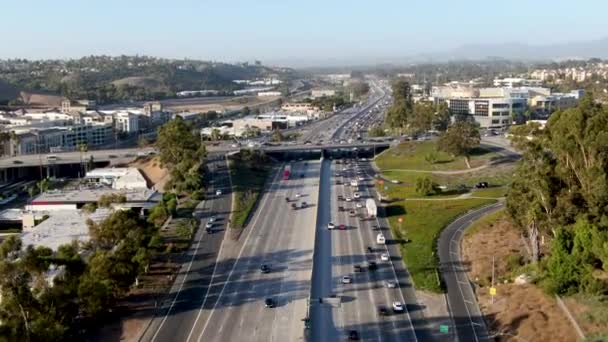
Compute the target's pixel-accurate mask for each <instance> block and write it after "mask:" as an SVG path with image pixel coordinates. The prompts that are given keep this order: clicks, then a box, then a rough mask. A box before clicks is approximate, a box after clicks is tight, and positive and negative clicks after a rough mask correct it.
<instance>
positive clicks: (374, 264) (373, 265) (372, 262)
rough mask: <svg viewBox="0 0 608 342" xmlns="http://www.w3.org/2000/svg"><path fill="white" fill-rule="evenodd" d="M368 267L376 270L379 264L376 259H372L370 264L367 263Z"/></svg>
mask: <svg viewBox="0 0 608 342" xmlns="http://www.w3.org/2000/svg"><path fill="white" fill-rule="evenodd" d="M367 269H368V270H370V271H375V270H377V269H378V265H377V264H376V262H375V261H370V262H369V264H367Z"/></svg>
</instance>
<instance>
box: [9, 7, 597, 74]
mask: <svg viewBox="0 0 608 342" xmlns="http://www.w3.org/2000/svg"><path fill="white" fill-rule="evenodd" d="M0 8H1V10H0V13H2V19H1V20H0V37H1V38H2V39H0V44H2V45H0V58H14V57H24V58H70V57H80V56H83V55H90V54H107V55H119V54H146V55H154V56H163V57H172V58H184V57H187V58H201V59H212V60H224V61H243V60H253V59H260V60H262V61H264V62H271V63H272V62H278V63H282V64H289V62H290V61H293V62H294V63H299V62H306V61H324V60H327V61H331V60H349V61H355V62H356V61H369V60H372V61H373V60H374V59H382V58H394V57H402V56H410V55H416V54H420V53H429V52H435V51H443V50H446V49H450V48H454V47H458V46H461V45H465V44H479V43H486V42H489V41H490V42H495V43H503V42H504V43H507V42H522V43H529V44H550V43H560V42H568V41H578V40H592V39H599V38H604V37H606V36H608V24H607V23H606V21H605V18H606V13H608V1H605V0H569V1H562V0H502V1H494V0H394V1H393V0H384V1H383V0H350V1H348V0H299V1H291V0H213V1H209V0H197V1H195V0H172V1H167V0H163V1H161V0H120V1H118V0H55V1H51V0H29V1H19V0H17V1H8V0H7V1H3V4H2V5H1V6H0Z"/></svg>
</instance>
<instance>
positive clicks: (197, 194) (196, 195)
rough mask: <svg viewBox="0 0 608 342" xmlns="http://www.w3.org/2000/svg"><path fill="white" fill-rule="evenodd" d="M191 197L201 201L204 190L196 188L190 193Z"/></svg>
mask: <svg viewBox="0 0 608 342" xmlns="http://www.w3.org/2000/svg"><path fill="white" fill-rule="evenodd" d="M192 199H193V200H197V201H202V200H204V199H205V191H204V190H203V189H199V190H196V191H194V192H193V193H192Z"/></svg>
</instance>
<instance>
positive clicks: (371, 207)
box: [365, 198, 378, 218]
mask: <svg viewBox="0 0 608 342" xmlns="http://www.w3.org/2000/svg"><path fill="white" fill-rule="evenodd" d="M365 208H366V209H367V216H368V217H370V218H374V217H376V216H378V206H377V205H376V201H374V199H373V198H368V199H367V200H365Z"/></svg>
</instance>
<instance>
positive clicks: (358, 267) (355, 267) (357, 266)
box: [353, 265, 363, 272]
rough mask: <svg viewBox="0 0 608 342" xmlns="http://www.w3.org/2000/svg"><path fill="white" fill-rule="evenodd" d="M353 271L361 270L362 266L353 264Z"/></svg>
mask: <svg viewBox="0 0 608 342" xmlns="http://www.w3.org/2000/svg"><path fill="white" fill-rule="evenodd" d="M353 271H355V272H363V267H361V265H353Z"/></svg>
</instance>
